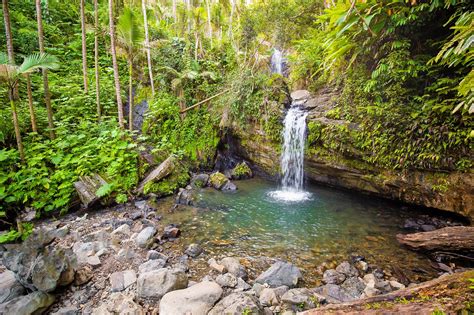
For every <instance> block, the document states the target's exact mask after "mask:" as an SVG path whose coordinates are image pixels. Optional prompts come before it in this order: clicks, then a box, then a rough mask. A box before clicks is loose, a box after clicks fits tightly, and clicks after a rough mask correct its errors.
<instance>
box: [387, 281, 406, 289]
mask: <svg viewBox="0 0 474 315" xmlns="http://www.w3.org/2000/svg"><path fill="white" fill-rule="evenodd" d="M390 286H391V287H392V288H393V289H394V290H401V289H405V285H404V284H401V283H400V282H398V281H395V280H392V281H390Z"/></svg>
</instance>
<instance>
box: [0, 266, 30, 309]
mask: <svg viewBox="0 0 474 315" xmlns="http://www.w3.org/2000/svg"><path fill="white" fill-rule="evenodd" d="M23 292H25V288H24V287H23V286H22V285H21V283H20V282H18V280H16V278H15V274H14V273H13V272H12V271H10V270H5V271H4V272H2V273H1V274H0V304H1V303H5V302H8V301H10V300H12V299H14V298H16V297H18V296H20V295H22V294H23Z"/></svg>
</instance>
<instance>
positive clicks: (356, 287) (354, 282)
mask: <svg viewBox="0 0 474 315" xmlns="http://www.w3.org/2000/svg"><path fill="white" fill-rule="evenodd" d="M341 288H342V289H343V290H344V292H345V295H346V296H348V297H349V298H350V299H351V300H357V299H358V298H360V296H361V294H362V293H363V292H364V289H365V283H364V282H363V281H362V280H360V279H359V278H357V277H352V278H349V279H346V281H344V283H343V284H341ZM344 302H347V301H344Z"/></svg>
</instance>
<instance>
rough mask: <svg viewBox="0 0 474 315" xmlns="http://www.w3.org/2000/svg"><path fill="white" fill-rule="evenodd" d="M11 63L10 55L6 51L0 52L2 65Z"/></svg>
mask: <svg viewBox="0 0 474 315" xmlns="http://www.w3.org/2000/svg"><path fill="white" fill-rule="evenodd" d="M6 64H9V60H8V56H7V54H6V53H4V52H0V65H6Z"/></svg>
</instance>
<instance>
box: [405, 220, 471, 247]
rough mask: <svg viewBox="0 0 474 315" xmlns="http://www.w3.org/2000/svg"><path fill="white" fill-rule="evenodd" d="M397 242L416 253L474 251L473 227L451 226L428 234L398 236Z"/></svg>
mask: <svg viewBox="0 0 474 315" xmlns="http://www.w3.org/2000/svg"><path fill="white" fill-rule="evenodd" d="M397 240H398V242H399V243H401V244H403V245H405V246H408V247H409V248H410V249H413V250H418V251H428V252H432V251H447V252H471V251H472V250H473V249H474V227H470V226H453V227H445V228H442V229H439V230H434V231H430V232H420V233H412V234H398V235H397Z"/></svg>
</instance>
